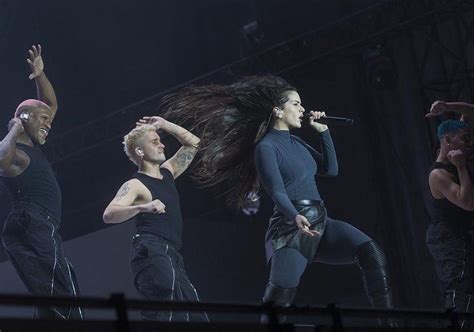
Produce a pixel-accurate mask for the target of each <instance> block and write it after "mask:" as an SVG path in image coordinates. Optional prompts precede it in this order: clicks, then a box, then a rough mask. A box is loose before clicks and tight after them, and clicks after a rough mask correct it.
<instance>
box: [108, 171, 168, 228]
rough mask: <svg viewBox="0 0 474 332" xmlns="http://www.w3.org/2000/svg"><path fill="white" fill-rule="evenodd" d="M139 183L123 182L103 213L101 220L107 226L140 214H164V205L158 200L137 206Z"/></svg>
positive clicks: (134, 181) (139, 195)
mask: <svg viewBox="0 0 474 332" xmlns="http://www.w3.org/2000/svg"><path fill="white" fill-rule="evenodd" d="M141 186H143V185H142V184H141V183H140V181H138V180H136V179H133V180H130V181H127V182H125V183H124V184H123V185H122V186H121V187H120V189H119V191H118V192H117V195H115V197H114V199H113V200H112V202H110V203H109V205H108V206H107V208H106V209H105V211H104V215H103V219H104V222H105V223H107V224H118V223H121V222H124V221H127V220H129V219H130V218H133V217H135V216H136V215H137V214H139V213H142V212H147V213H165V212H166V211H165V205H164V204H163V203H162V202H161V201H160V200H158V199H156V200H154V201H151V202H149V203H145V204H137V201H138V200H139V198H140V197H141V196H143V195H141V192H140V191H141Z"/></svg>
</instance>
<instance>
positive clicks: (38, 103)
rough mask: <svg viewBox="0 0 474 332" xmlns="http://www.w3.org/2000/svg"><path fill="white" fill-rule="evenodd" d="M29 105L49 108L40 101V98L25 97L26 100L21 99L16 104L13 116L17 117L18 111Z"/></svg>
mask: <svg viewBox="0 0 474 332" xmlns="http://www.w3.org/2000/svg"><path fill="white" fill-rule="evenodd" d="M29 107H43V108H46V109H51V108H50V107H49V105H48V104H46V103H44V102H42V101H41V100H38V99H27V100H24V101H22V102H21V103H20V105H18V107H17V108H16V111H15V117H18V116H19V115H20V113H21V112H23V111H24V109H25V108H29Z"/></svg>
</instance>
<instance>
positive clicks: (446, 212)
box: [430, 162, 474, 230]
mask: <svg viewBox="0 0 474 332" xmlns="http://www.w3.org/2000/svg"><path fill="white" fill-rule="evenodd" d="M435 169H444V170H446V171H448V172H449V173H451V174H452V175H453V177H454V181H455V182H456V183H457V184H459V176H458V171H457V169H456V166H454V165H451V164H443V163H440V162H434V163H433V165H432V166H431V169H430V173H431V171H433V170H435ZM431 197H433V195H432V196H431ZM433 201H434V203H433V216H432V217H433V223H435V224H438V223H445V224H448V225H450V226H451V227H456V228H458V229H466V230H467V229H469V227H470V226H471V223H472V222H473V221H474V212H472V211H466V210H464V209H462V208H460V207H459V206H457V205H455V204H453V203H451V202H450V201H449V200H447V199H446V198H441V199H437V198H434V197H433Z"/></svg>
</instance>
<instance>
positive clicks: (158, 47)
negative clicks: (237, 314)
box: [0, 1, 441, 308]
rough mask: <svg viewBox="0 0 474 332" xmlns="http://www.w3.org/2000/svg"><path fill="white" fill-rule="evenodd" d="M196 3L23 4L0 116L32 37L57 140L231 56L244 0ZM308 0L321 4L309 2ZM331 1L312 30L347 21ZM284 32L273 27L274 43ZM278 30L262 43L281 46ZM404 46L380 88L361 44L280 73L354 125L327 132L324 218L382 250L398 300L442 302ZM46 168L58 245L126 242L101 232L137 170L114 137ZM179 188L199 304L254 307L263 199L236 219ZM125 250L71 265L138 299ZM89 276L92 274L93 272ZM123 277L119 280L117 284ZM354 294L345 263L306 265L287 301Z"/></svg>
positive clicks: (354, 300) (17, 88)
mask: <svg viewBox="0 0 474 332" xmlns="http://www.w3.org/2000/svg"><path fill="white" fill-rule="evenodd" d="M53 2H55V1H53ZM197 3H198V2H197V1H196V2H194V1H176V2H174V1H157V2H155V1H144V2H143V7H140V8H141V9H137V7H135V6H133V7H132V6H131V5H128V6H127V5H126V4H125V2H123V3H121V4H120V5H112V2H110V3H108V2H103V3H101V4H97V3H96V4H94V6H93V10H91V8H92V7H87V6H86V4H84V3H82V4H81V6H79V5H72V4H68V5H66V3H65V2H57V3H56V6H52V5H51V7H49V6H46V5H45V6H44V7H43V5H41V6H40V5H39V4H36V5H35V4H30V3H29V2H26V1H25V2H21V1H20V2H19V4H20V5H19V6H20V9H21V11H20V12H18V15H20V13H21V14H23V15H26V16H25V17H31V18H32V20H31V21H28V20H26V22H23V21H21V20H20V19H17V20H16V21H15V23H14V24H13V25H12V27H10V31H14V32H15V35H12V34H11V33H10V35H9V39H8V42H9V45H11V48H8V49H0V52H1V53H0V56H2V59H3V60H2V61H1V63H0V66H1V67H0V68H2V73H3V72H6V73H8V75H7V77H8V80H7V81H5V80H4V81H3V82H2V89H1V91H0V101H1V103H2V105H3V107H4V110H5V111H4V112H3V113H2V116H1V119H2V122H3V123H5V124H6V123H7V121H8V118H9V114H11V113H12V112H13V109H14V107H15V105H16V104H17V103H18V101H19V100H21V99H22V98H25V97H30V96H31V95H32V93H30V91H32V90H31V89H32V86H31V84H29V83H28V82H27V79H26V77H27V70H26V64H24V63H23V58H24V50H26V49H27V48H28V46H29V44H30V43H31V42H36V40H39V41H42V42H43V46H44V49H45V61H46V64H47V70H48V74H49V77H50V78H51V80H52V81H53V83H54V84H55V86H56V87H57V92H58V97H59V99H60V103H61V106H62V107H61V110H60V113H58V117H57V122H56V123H55V130H56V131H57V133H61V131H64V130H67V129H70V128H73V127H74V125H77V124H78V123H85V122H86V121H87V120H89V119H94V118H98V117H100V116H101V115H104V114H106V113H108V112H111V111H113V110H116V109H117V108H119V107H122V106H124V105H127V104H129V103H131V102H133V101H136V100H138V99H140V98H144V97H147V96H149V95H152V94H153V93H156V92H158V91H160V90H162V89H164V88H166V87H169V86H172V85H174V84H176V83H180V82H183V81H185V80H187V79H190V78H192V77H194V76H196V75H197V74H200V73H203V72H205V71H207V70H209V69H212V68H216V67H217V66H218V65H221V64H224V63H227V62H230V61H232V60H235V59H238V58H239V56H240V53H239V52H240V51H241V49H240V46H241V45H240V42H239V38H240V37H239V36H240V35H239V32H236V31H238V29H239V27H240V26H241V24H243V23H245V22H248V20H249V19H252V18H253V17H252V15H249V14H248V13H249V11H248V2H246V1H229V2H227V3H226V5H225V6H224V5H222V2H219V1H209V2H207V3H206V2H199V5H198V4H197ZM203 3H206V6H204V5H203ZM305 3H306V4H305V6H318V2H317V1H316V2H311V1H307V2H305ZM332 3H333V5H327V6H326V5H324V6H323V7H321V6H320V7H317V8H318V9H319V11H313V12H312V14H314V15H317V18H319V19H320V20H321V21H320V22H318V19H316V18H315V19H314V20H313V22H315V23H314V24H315V25H317V24H323V23H324V20H329V19H331V18H333V17H336V16H337V14H338V13H347V8H348V7H341V6H342V4H346V5H347V1H341V2H338V1H335V2H332ZM362 3H363V2H361V4H362ZM114 4H115V2H114ZM364 4H366V2H364ZM145 5H146V6H145ZM145 7H147V9H148V10H147V11H146V13H144V12H143V8H145ZM183 8H185V9H183ZM283 8H284V9H285V11H286V12H288V8H287V7H283ZM303 8H313V9H314V7H303ZM323 8H324V9H325V10H326V11H323V10H322V9H323ZM343 9H344V10H343ZM352 9H356V8H355V6H353V7H352ZM36 14H38V15H36ZM268 24H269V25H272V24H275V23H274V22H271V21H270V22H268ZM272 26H275V25H272ZM195 27H198V28H196V29H194V28H195ZM217 27H219V29H217ZM275 29H277V27H276V28H275ZM280 29H281V28H280ZM276 31H278V30H276ZM285 32H286V31H281V36H284V33H285ZM293 32H298V31H293ZM274 33H275V35H272V36H271V38H275V40H277V39H278V38H277V36H278V34H277V33H276V32H274ZM282 38H284V37H282ZM407 43H408V41H407V39H406V37H405V36H403V35H400V37H397V38H393V39H391V41H390V42H389V43H388V44H387V47H388V48H389V49H391V50H392V51H393V59H394V62H395V68H396V70H397V72H398V83H397V84H396V85H395V86H393V87H392V88H390V89H378V88H374V87H372V86H371V85H370V84H368V82H367V75H366V63H365V60H364V54H365V51H366V50H365V49H357V50H351V51H350V52H347V53H344V54H339V55H337V56H333V57H331V58H326V59H324V60H320V61H318V62H317V63H313V64H310V65H306V66H304V67H299V68H297V69H294V70H292V71H291V72H285V73H283V74H282V75H283V76H284V77H285V78H286V79H288V80H289V81H291V82H292V83H294V84H295V85H296V86H297V87H299V90H300V94H301V96H302V98H303V104H304V105H305V107H306V109H308V110H309V109H323V110H326V112H327V113H328V114H332V115H336V116H337V115H340V116H347V117H352V118H354V119H355V125H354V126H353V127H333V128H331V133H332V135H333V138H334V141H335V144H336V149H337V153H338V158H339V163H340V175H339V176H338V177H337V178H329V179H318V183H319V185H320V189H321V193H322V195H323V197H324V199H325V201H326V205H327V206H328V210H329V213H330V215H331V216H332V217H334V218H337V219H340V220H344V221H347V222H349V223H351V224H353V225H354V226H356V227H358V228H360V229H361V230H363V231H364V232H366V233H367V234H369V235H370V236H372V237H373V238H375V239H376V240H377V241H378V242H379V243H380V244H381V246H382V247H383V248H384V249H385V251H386V253H387V255H388V257H389V261H390V268H391V272H392V275H393V279H394V292H395V296H396V301H397V305H399V306H405V307H423V308H438V307H440V305H441V300H440V295H439V293H438V283H437V279H436V277H435V274H434V269H433V265H432V260H431V257H430V255H429V253H428V251H427V249H426V246H425V243H424V242H425V240H424V239H425V229H426V227H427V224H428V222H429V216H428V213H427V206H428V204H429V200H428V195H427V187H426V177H427V170H428V168H429V165H430V162H431V160H432V159H433V155H432V146H431V145H430V141H431V138H430V132H429V127H428V126H427V122H426V121H425V119H424V113H425V112H426V111H427V110H426V109H424V106H423V105H424V103H423V100H422V99H421V97H420V96H421V87H420V86H419V82H418V80H417V77H416V71H415V70H414V65H413V59H412V58H411V55H410V53H409V48H408V44H407ZM248 74H252V73H250V72H249V73H248ZM156 105H157V101H156V102H153V103H150V105H149V106H147V109H145V110H144V112H145V113H148V114H153V113H154V112H156ZM132 126H133V123H130V128H131V127H132ZM295 133H296V134H298V135H301V136H302V137H303V138H304V139H305V140H307V141H308V142H310V143H311V144H313V145H315V146H317V144H318V140H317V137H316V135H314V133H312V132H310V131H307V130H304V129H303V130H300V131H297V132H295ZM53 135H54V133H53ZM166 142H167V143H169V144H168V148H167V154H168V155H170V154H171V153H172V152H173V149H174V148H176V144H175V143H173V140H171V139H169V138H167V141H166ZM55 169H56V171H57V175H58V179H59V181H60V183H61V186H62V188H63V192H64V207H65V213H64V220H63V229H62V233H63V235H64V238H66V239H74V238H75V239H74V240H73V241H74V243H75V245H71V246H70V247H68V248H69V252H70V256H71V257H73V258H74V257H82V256H81V255H83V252H82V250H81V246H87V245H88V241H89V240H88V239H89V238H88V236H91V234H90V233H92V232H94V231H98V230H100V232H99V233H100V236H99V237H97V238H96V240H94V241H95V242H94V241H92V242H90V243H94V246H93V248H96V250H98V251H100V250H101V248H100V245H98V244H101V243H103V245H104V246H106V247H110V246H117V247H121V248H128V247H129V243H128V241H127V240H126V239H127V236H121V237H120V239H121V241H120V242H119V243H117V241H114V240H115V239H116V238H117V237H116V236H115V235H114V234H116V231H115V230H114V229H113V227H114V226H112V229H110V230H108V229H103V228H104V225H103V224H102V222H101V213H102V211H103V209H104V208H105V206H106V204H107V202H108V201H109V200H110V199H111V198H112V197H113V196H114V194H115V191H116V190H117V189H118V187H119V186H120V184H121V183H122V182H123V181H125V180H127V179H128V177H129V176H130V175H131V174H132V172H133V171H134V170H133V167H132V165H131V163H130V162H129V161H128V160H126V158H125V156H124V154H123V152H122V146H121V144H120V140H117V139H116V140H112V141H110V142H105V143H104V144H102V145H101V146H100V147H98V148H96V149H94V150H91V151H89V152H87V153H84V154H82V155H80V156H77V157H74V158H71V159H68V160H67V161H64V162H61V163H58V164H56V165H55ZM178 187H179V190H180V192H181V199H182V206H183V210H184V216H185V234H184V248H183V254H184V257H185V262H186V266H187V268H188V270H189V274H190V275H191V277H192V279H193V280H194V281H195V283H196V284H197V285H198V286H199V290H200V293H201V295H202V297H203V299H206V300H214V301H226V302H258V301H260V298H261V295H262V293H263V288H264V285H265V282H266V277H267V269H266V267H265V261H264V250H263V236H264V231H265V227H266V224H267V218H268V216H269V214H270V213H271V209H272V206H271V202H270V201H269V200H268V197H266V196H263V200H262V207H261V210H260V212H259V213H258V214H257V215H255V216H253V217H245V216H243V215H241V214H237V213H235V212H232V211H229V210H228V209H226V208H225V206H224V205H223V200H222V198H220V197H219V196H218V195H217V191H218V190H215V189H199V188H197V187H196V185H195V184H194V183H193V182H192V180H190V179H189V178H188V177H183V178H181V179H179V181H178ZM1 198H2V202H3V209H2V211H1V213H2V214H3V215H6V213H7V210H8V203H7V200H6V197H5V192H4V191H2V195H1ZM115 227H121V226H115ZM109 231H110V234H111V235H110V238H109V240H110V242H109V241H108V238H107V232H109ZM86 234H89V235H86ZM121 234H122V233H121ZM92 235H93V234H92ZM78 236H81V237H79V238H77V237H78ZM125 252H126V250H120V251H117V252H115V253H111V255H112V256H111V257H110V262H108V261H107V260H104V259H102V260H101V259H99V258H98V257H97V258H96V257H94V259H92V258H91V259H90V261H89V262H87V261H83V260H80V259H79V258H76V260H80V264H79V266H88V267H87V268H83V271H84V272H80V278H81V279H82V280H84V281H83V283H84V284H85V285H87V286H86V288H87V290H88V291H87V292H86V293H87V294H94V295H104V296H105V295H108V292H109V291H111V289H110V287H102V286H101V285H102V284H107V283H109V282H110V280H108V278H117V280H114V285H118V286H117V287H116V288H114V289H113V290H114V291H116V290H120V289H123V291H124V292H126V293H127V294H134V292H133V290H131V289H130V287H131V283H130V280H129V278H130V276H129V271H128V268H127V264H126V261H127V259H128V256H127V255H126V253H125ZM100 257H102V256H100ZM4 259H5V257H4ZM73 263H74V262H73ZM8 264H9V263H6V262H4V263H2V268H1V270H2V271H6V272H5V273H8V275H9V276H10V277H9V278H15V276H14V275H13V276H12V273H13V272H12V270H11V268H10V269H8V268H7V266H9V265H8ZM87 271H94V273H93V276H92V275H90V276H89V275H88V273H89V272H87ZM101 275H102V276H103V278H102V279H101V277H100V276H101ZM89 278H90V280H89ZM119 279H120V280H125V279H126V280H127V282H126V283H124V284H122V283H120V282H119ZM5 280H8V279H5ZM92 281H93V282H92ZM362 287H363V286H362V281H361V278H360V274H359V273H358V271H357V268H356V267H355V266H326V265H322V264H313V265H311V266H310V267H309V268H308V269H307V271H306V273H305V275H304V276H303V280H302V283H301V286H300V290H299V293H298V297H297V300H296V302H297V303H298V304H327V303H328V302H336V303H339V304H342V305H368V302H367V300H366V298H365V295H364V291H363V288H362ZM2 289H6V287H3V288H2ZM15 289H16V288H15ZM11 290H12V289H10V291H11Z"/></svg>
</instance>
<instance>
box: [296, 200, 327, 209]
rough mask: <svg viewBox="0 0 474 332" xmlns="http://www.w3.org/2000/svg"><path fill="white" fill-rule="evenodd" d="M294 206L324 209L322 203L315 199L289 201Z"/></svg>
mask: <svg viewBox="0 0 474 332" xmlns="http://www.w3.org/2000/svg"><path fill="white" fill-rule="evenodd" d="M291 203H293V205H295V206H321V207H324V201H319V200H315V199H298V200H295V201H291Z"/></svg>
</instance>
